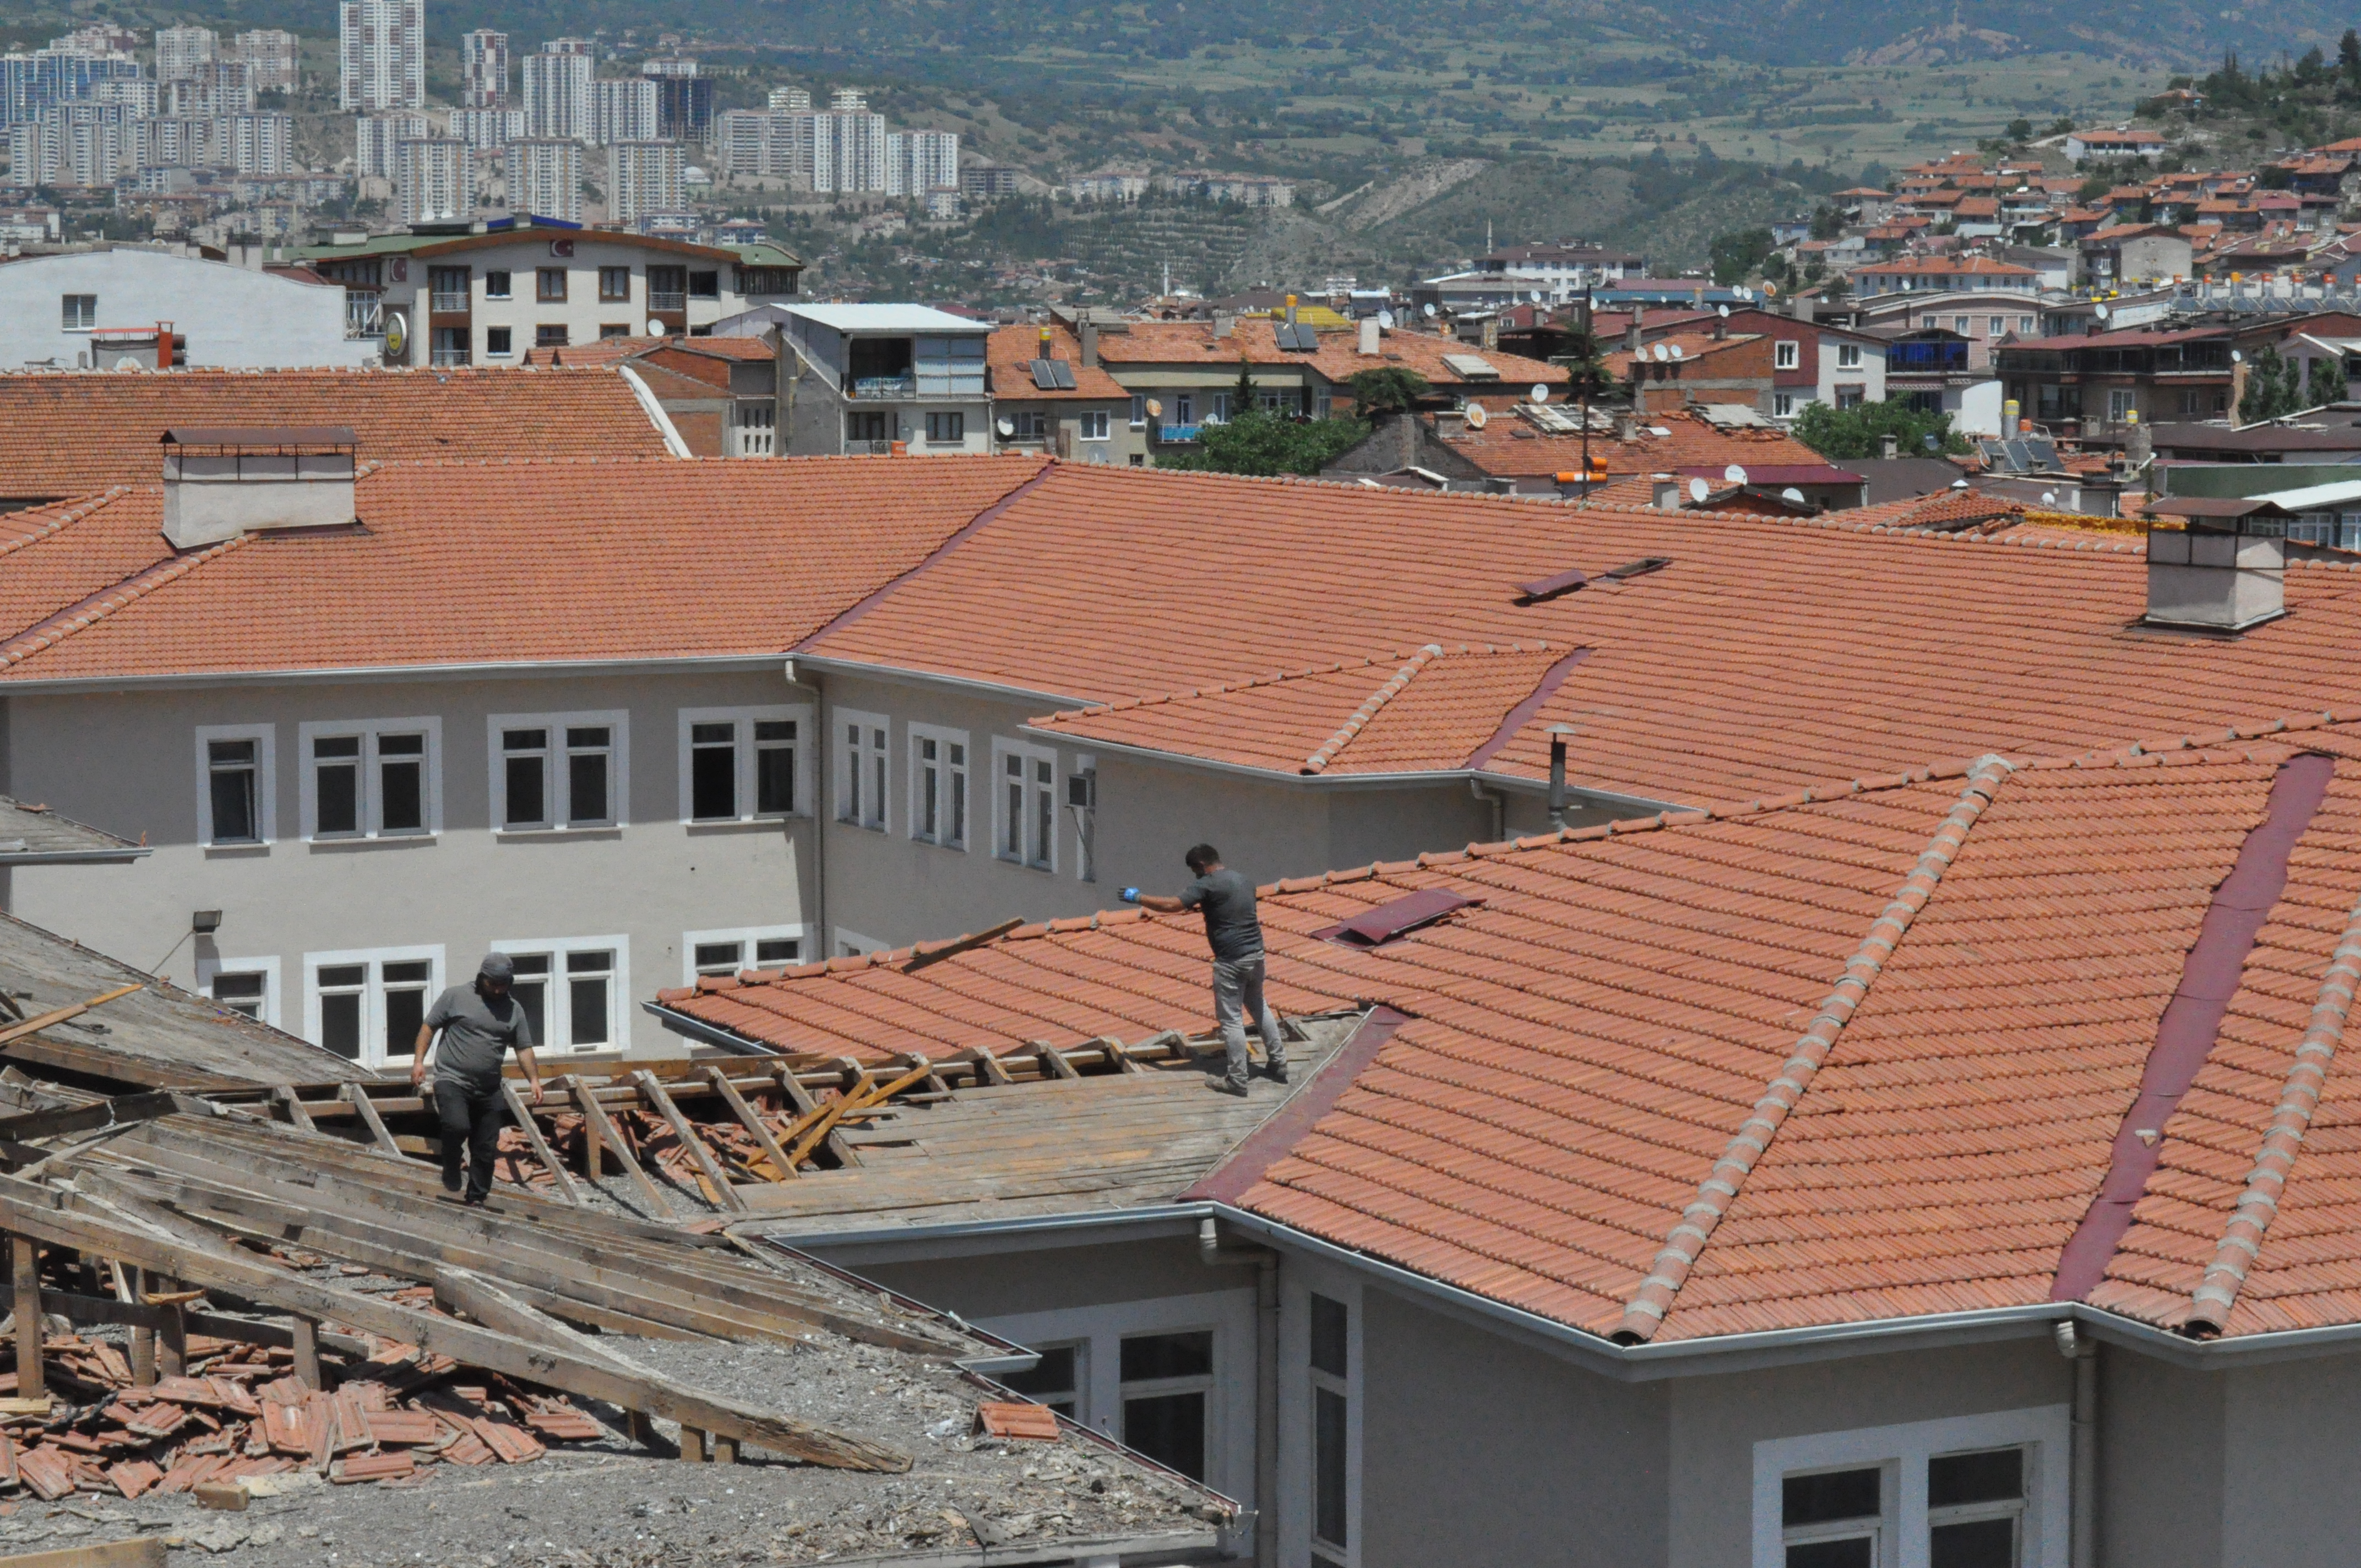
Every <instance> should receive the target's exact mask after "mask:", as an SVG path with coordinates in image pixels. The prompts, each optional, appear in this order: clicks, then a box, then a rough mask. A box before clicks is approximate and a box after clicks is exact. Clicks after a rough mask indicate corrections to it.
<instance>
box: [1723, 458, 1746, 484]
mask: <svg viewBox="0 0 2361 1568" xmlns="http://www.w3.org/2000/svg"><path fill="white" fill-rule="evenodd" d="M1721 477H1723V478H1725V479H1727V480H1729V481H1730V483H1731V484H1733V485H1742V484H1744V483H1746V470H1745V469H1744V468H1741V467H1740V466H1738V465H1737V464H1735V463H1732V464H1731V465H1730V466H1729V467H1727V468H1724V469H1723V470H1722V471H1721Z"/></svg>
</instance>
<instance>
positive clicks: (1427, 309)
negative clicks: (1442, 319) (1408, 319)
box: [1426, 305, 1434, 316]
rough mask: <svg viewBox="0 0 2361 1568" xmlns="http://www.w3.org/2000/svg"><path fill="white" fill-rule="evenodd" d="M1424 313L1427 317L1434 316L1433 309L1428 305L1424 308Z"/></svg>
mask: <svg viewBox="0 0 2361 1568" xmlns="http://www.w3.org/2000/svg"><path fill="white" fill-rule="evenodd" d="M1426 313H1427V314H1428V315H1429V316H1432V315H1433V314H1434V307H1433V305H1429V306H1427V307H1426Z"/></svg>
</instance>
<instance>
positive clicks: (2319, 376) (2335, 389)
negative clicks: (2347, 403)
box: [2303, 356, 2351, 409]
mask: <svg viewBox="0 0 2361 1568" xmlns="http://www.w3.org/2000/svg"><path fill="white" fill-rule="evenodd" d="M2350 394H2351V389H2350V388H2348V387H2347V386H2346V385H2345V361H2344V360H2343V359H2341V358H2338V357H2335V356H2330V357H2328V358H2325V359H2315V360H2313V361H2312V376H2311V378H2310V379H2309V380H2307V381H2306V382H2305V384H2304V392H2303V400H2304V405H2305V406H2306V407H2308V408H2315V409H2317V408H2325V407H2326V406H2327V405H2329V404H2330V403H2341V402H2343V401H2344V400H2345V398H2346V397H2348V396H2349V395H2350Z"/></svg>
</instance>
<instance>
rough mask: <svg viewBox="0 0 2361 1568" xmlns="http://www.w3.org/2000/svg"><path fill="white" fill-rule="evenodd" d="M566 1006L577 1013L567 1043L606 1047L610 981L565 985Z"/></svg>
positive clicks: (579, 981)
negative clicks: (608, 984)
mask: <svg viewBox="0 0 2361 1568" xmlns="http://www.w3.org/2000/svg"><path fill="white" fill-rule="evenodd" d="M566 1002H567V1003H568V1005H570V1006H571V1007H572V1008H573V1010H574V1016H573V1018H572V1019H571V1020H570V1024H571V1026H570V1027H569V1028H568V1029H567V1031H566V1041H567V1043H568V1044H570V1045H577V1046H603V1045H605V1044H606V1043H607V977H606V976H604V975H600V976H598V977H597V978H595V979H588V980H585V979H579V978H577V979H572V980H568V981H566Z"/></svg>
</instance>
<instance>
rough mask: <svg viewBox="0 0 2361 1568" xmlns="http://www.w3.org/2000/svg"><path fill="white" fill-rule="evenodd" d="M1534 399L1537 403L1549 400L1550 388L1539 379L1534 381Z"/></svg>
mask: <svg viewBox="0 0 2361 1568" xmlns="http://www.w3.org/2000/svg"><path fill="white" fill-rule="evenodd" d="M1533 401H1534V402H1536V403H1545V402H1547V401H1549V389H1548V388H1547V387H1544V386H1543V385H1542V384H1541V383H1540V382H1538V381H1536V382H1534V383H1533Z"/></svg>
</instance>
